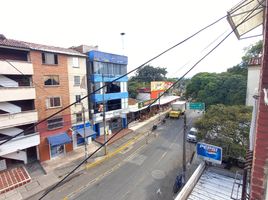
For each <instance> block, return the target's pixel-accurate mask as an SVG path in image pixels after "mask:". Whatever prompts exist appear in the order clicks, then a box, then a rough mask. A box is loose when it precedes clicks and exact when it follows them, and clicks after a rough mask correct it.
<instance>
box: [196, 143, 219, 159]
mask: <svg viewBox="0 0 268 200" xmlns="http://www.w3.org/2000/svg"><path fill="white" fill-rule="evenodd" d="M196 152H197V155H198V156H200V157H202V158H203V159H204V160H207V161H209V162H213V163H217V164H221V161H222V148H221V147H217V146H214V145H210V144H205V143H200V142H198V143H197V145H196Z"/></svg>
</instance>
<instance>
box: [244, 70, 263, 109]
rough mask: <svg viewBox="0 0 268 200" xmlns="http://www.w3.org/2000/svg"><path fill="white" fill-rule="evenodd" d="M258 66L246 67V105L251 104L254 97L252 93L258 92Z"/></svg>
mask: <svg viewBox="0 0 268 200" xmlns="http://www.w3.org/2000/svg"><path fill="white" fill-rule="evenodd" d="M260 68H261V67H260V66H249V67H248V79H247V98H246V105H247V106H253V103H254V99H253V97H252V96H253V95H255V93H256V92H258V89H259V83H260Z"/></svg>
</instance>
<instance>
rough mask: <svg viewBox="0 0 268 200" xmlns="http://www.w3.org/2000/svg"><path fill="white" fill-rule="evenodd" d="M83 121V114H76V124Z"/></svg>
mask: <svg viewBox="0 0 268 200" xmlns="http://www.w3.org/2000/svg"><path fill="white" fill-rule="evenodd" d="M82 121H83V116H82V113H76V123H79V122H82Z"/></svg>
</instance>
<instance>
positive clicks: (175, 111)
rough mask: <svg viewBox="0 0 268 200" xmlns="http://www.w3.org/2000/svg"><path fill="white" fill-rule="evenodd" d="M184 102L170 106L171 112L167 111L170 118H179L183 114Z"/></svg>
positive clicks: (177, 102)
mask: <svg viewBox="0 0 268 200" xmlns="http://www.w3.org/2000/svg"><path fill="white" fill-rule="evenodd" d="M185 104H186V102H185V101H176V102H174V103H172V104H171V111H169V117H170V118H177V119H178V118H179V117H180V116H181V115H183V114H184V112H185Z"/></svg>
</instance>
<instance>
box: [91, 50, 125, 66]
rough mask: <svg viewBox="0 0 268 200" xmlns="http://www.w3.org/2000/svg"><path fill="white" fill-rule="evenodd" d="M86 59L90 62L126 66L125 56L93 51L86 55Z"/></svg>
mask: <svg viewBox="0 0 268 200" xmlns="http://www.w3.org/2000/svg"><path fill="white" fill-rule="evenodd" d="M88 57H89V60H90V61H99V62H107V63H115V64H121V65H127V63H128V58H127V56H122V55H116V54H111V53H105V52H101V51H95V50H93V51H90V52H89V53H88Z"/></svg>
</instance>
